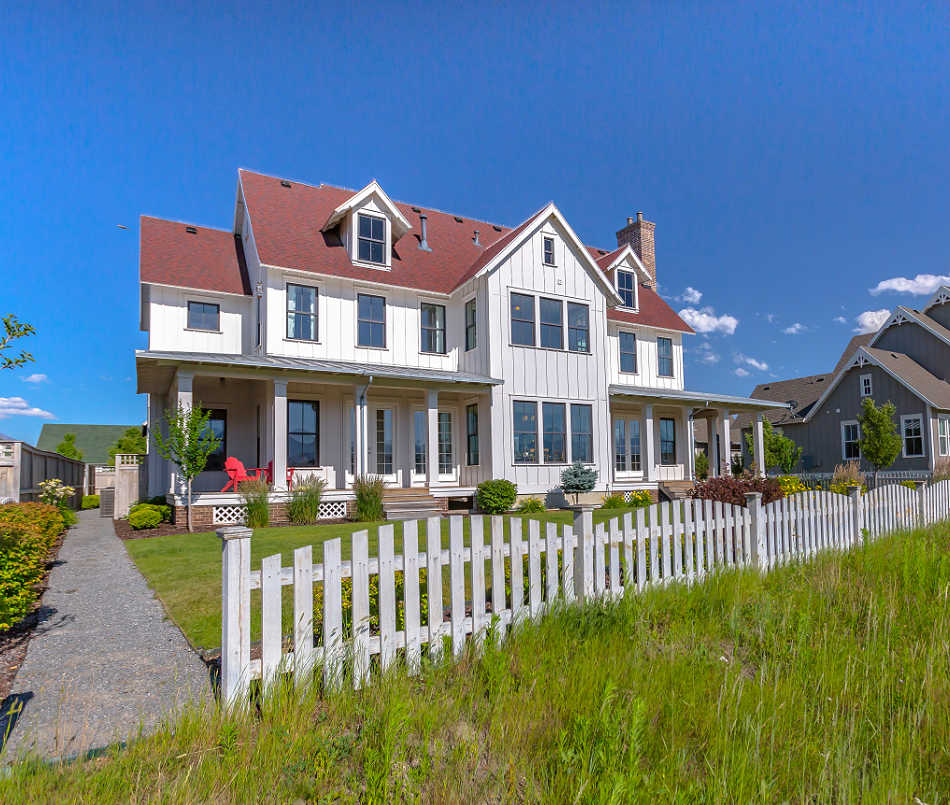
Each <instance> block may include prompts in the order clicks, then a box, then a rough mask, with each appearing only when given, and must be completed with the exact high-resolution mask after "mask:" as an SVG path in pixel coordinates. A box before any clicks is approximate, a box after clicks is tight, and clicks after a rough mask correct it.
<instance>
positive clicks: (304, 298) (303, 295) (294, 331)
mask: <svg viewBox="0 0 950 805" xmlns="http://www.w3.org/2000/svg"><path fill="white" fill-rule="evenodd" d="M287 337H288V338H298V339H300V340H302V341H316V340H317V338H318V335H317V289H316V288H311V287H310V286H309V285H294V284H292V283H287Z"/></svg>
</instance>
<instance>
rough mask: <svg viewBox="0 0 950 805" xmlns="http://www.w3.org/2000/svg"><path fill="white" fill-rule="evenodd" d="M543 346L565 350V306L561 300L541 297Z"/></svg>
mask: <svg viewBox="0 0 950 805" xmlns="http://www.w3.org/2000/svg"><path fill="white" fill-rule="evenodd" d="M541 346H542V347H547V348H548V349H564V305H562V304H561V300H560V299H545V298H544V297H543V296H542V297H541Z"/></svg>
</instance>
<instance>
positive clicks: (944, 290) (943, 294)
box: [921, 285, 950, 313]
mask: <svg viewBox="0 0 950 805" xmlns="http://www.w3.org/2000/svg"><path fill="white" fill-rule="evenodd" d="M947 302H950V285H941V286H940V287H939V288H937V290H936V291H934V293H933V295H932V296H931V297H930V299H928V300H927V302H926V304H925V305H924V306H923V307H921V311H922V312H923V313H926V312H927V311H928V310H930V308H932V307H934V306H935V305H944V304H946V303H947Z"/></svg>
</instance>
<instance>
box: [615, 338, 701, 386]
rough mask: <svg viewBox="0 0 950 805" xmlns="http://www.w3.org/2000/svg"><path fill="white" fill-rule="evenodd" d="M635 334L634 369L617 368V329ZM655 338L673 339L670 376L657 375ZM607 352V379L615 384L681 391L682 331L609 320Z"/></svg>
mask: <svg viewBox="0 0 950 805" xmlns="http://www.w3.org/2000/svg"><path fill="white" fill-rule="evenodd" d="M621 330H623V331H624V332H628V333H633V334H634V335H636V337H637V371H636V372H635V373H630V372H621V371H620V331H621ZM657 338H669V339H670V340H671V341H672V342H673V376H672V377H660V375H659V374H658V371H657V370H658V367H659V362H658V358H657V342H656V340H657ZM607 355H608V358H609V359H608V362H607V366H608V367H609V370H608V373H609V376H610V380H609V382H610V383H612V384H614V385H618V386H623V385H626V386H645V387H647V388H656V389H663V390H671V389H672V390H676V391H682V390H683V389H684V388H685V372H686V370H685V368H684V366H683V334H682V333H678V332H674V331H672V330H658V329H657V328H655V327H645V326H644V325H642V324H627V323H626V322H618V321H611V322H609V324H608V329H607Z"/></svg>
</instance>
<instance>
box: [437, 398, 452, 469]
mask: <svg viewBox="0 0 950 805" xmlns="http://www.w3.org/2000/svg"><path fill="white" fill-rule="evenodd" d="M438 424H439V472H440V473H441V474H442V475H448V474H449V473H451V472H452V465H453V464H454V463H455V462H454V460H453V457H452V414H451V413H450V412H449V411H439V422H438Z"/></svg>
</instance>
